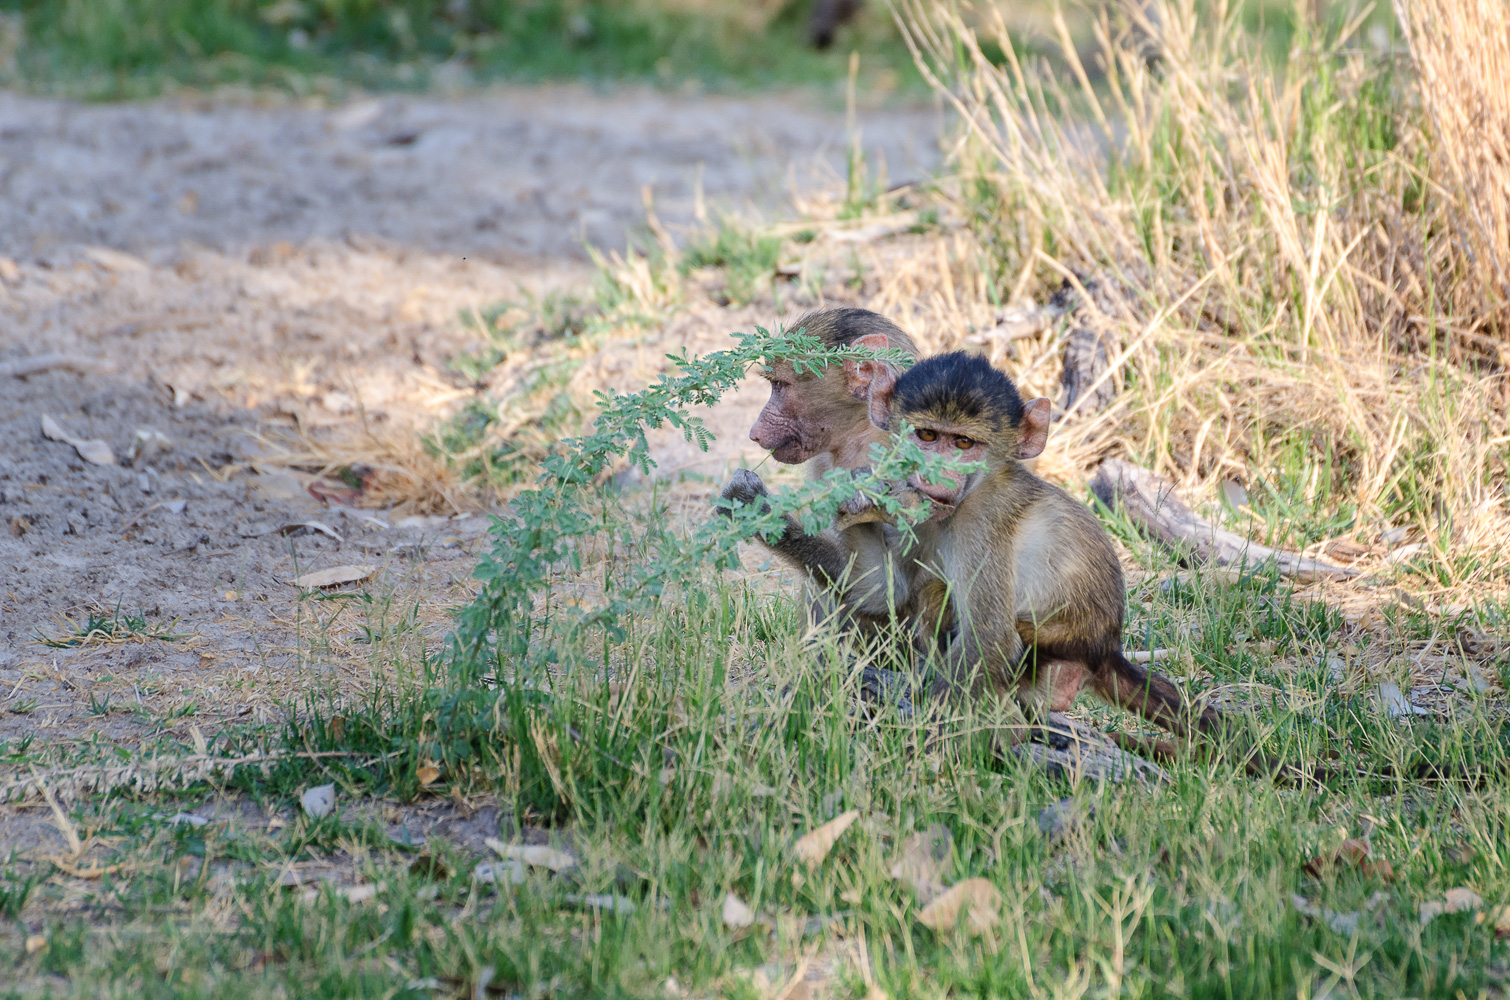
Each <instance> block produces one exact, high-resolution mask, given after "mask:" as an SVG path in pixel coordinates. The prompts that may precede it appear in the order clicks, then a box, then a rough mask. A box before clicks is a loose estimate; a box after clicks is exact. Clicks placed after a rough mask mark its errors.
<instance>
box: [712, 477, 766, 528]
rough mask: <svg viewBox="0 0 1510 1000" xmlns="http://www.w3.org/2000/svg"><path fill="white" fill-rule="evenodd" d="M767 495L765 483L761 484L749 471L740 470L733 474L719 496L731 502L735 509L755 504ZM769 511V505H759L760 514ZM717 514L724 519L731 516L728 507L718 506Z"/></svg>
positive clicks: (731, 512)
mask: <svg viewBox="0 0 1510 1000" xmlns="http://www.w3.org/2000/svg"><path fill="white" fill-rule="evenodd" d="M769 495H770V494H768V493H767V492H766V488H765V483H763V482H761V480H760V477H759V476H757V475H756V474H755V473H753V472H751V471H750V470H749V469H740V470H738V471H737V472H735V473H734V475H733V477H732V478H730V480H729V483H728V485H727V486H725V487H724V491H723V493H722V494H720V496H721V497H722V498H723V499H724V500H730V501H733V505H734V506H735V507H742V506H744V505H745V504H752V503H755V502H756V501H759V500H760V499H761V498H762V497H765V496H769ZM770 509H771V505H770V504H767V503H764V502H762V503H761V512H762V513H764V512H765V511H767V510H770ZM718 512H719V513H720V514H722V515H724V516H725V517H729V516H731V515H732V514H733V511H732V510H730V509H729V508H728V507H723V506H720V507H719V508H718Z"/></svg>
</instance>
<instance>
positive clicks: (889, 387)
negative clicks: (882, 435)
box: [870, 365, 897, 431]
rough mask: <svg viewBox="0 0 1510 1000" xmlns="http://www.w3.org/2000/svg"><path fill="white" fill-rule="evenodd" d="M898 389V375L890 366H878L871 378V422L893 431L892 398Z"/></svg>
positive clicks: (885, 429)
mask: <svg viewBox="0 0 1510 1000" xmlns="http://www.w3.org/2000/svg"><path fill="white" fill-rule="evenodd" d="M896 388H897V373H896V372H894V371H892V370H891V366H890V365H876V366H875V370H874V371H873V372H871V376H870V422H871V423H873V424H875V425H876V426H877V427H879V428H880V429H881V430H883V431H889V430H891V396H892V393H894V392H895V391H896Z"/></svg>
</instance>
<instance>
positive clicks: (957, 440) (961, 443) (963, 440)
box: [954, 434, 975, 451]
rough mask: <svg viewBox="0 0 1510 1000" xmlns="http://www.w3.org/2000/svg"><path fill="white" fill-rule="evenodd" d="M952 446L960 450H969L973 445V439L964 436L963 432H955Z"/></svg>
mask: <svg viewBox="0 0 1510 1000" xmlns="http://www.w3.org/2000/svg"><path fill="white" fill-rule="evenodd" d="M954 446H955V447H956V448H958V449H959V450H960V451H969V450H970V449H971V448H974V447H975V441H974V440H973V439H971V438H967V437H965V436H964V435H963V434H956V435H955V436H954Z"/></svg>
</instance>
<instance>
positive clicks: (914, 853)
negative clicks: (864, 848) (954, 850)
mask: <svg viewBox="0 0 1510 1000" xmlns="http://www.w3.org/2000/svg"><path fill="white" fill-rule="evenodd" d="M952 841H953V838H952V836H951V835H950V833H949V828H948V827H947V826H944V825H943V824H942V823H935V824H934V825H932V826H930V827H929V828H928V829H927V830H924V831H922V832H920V833H914V834H913V835H912V836H910V837H908V838H907V839H906V840H904V841H902V846H901V847H900V848H899V849H898V851H897V857H896V860H895V861H893V862H892V864H891V877H892V878H894V879H896V880H897V881H898V882H902V883H905V884H906V885H907V886H908V887H910V888H911V889H912V891H913V892H914V893H916V894H917V897H918V902H920V903H923V904H924V905H927V904H928V903H929V902H932V901H933V900H934V899H935V898H937V897H938V896H939V895H941V894H942V893H943V892H944V889H945V886H944V866H945V865H946V864H947V863H948V861H949V848H950V845H951V844H952Z"/></svg>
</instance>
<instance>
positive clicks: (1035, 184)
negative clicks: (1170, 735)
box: [881, 0, 1510, 576]
mask: <svg viewBox="0 0 1510 1000" xmlns="http://www.w3.org/2000/svg"><path fill="white" fill-rule="evenodd" d="M900 7H901V9H902V14H903V20H904V23H905V25H906V30H907V36H908V39H909V42H910V44H912V46H913V47H914V52H915V54H916V56H917V57H918V60H919V62H920V64H921V65H922V66H924V67H925V71H926V72H927V74H928V75H929V77H930V80H931V82H932V83H933V84H934V85H935V86H936V88H937V89H938V90H939V91H940V92H941V93H942V94H944V95H945V96H946V98H947V99H948V100H949V101H950V102H952V104H953V105H954V107H955V108H956V110H957V111H958V112H959V114H960V117H961V119H962V120H963V121H964V123H965V125H966V133H965V135H964V137H963V138H962V139H961V140H960V142H959V145H958V147H957V149H956V154H957V162H958V166H959V177H958V178H957V179H956V182H955V183H953V184H952V185H947V186H946V191H947V193H948V195H949V196H950V197H951V200H952V201H953V202H954V206H955V210H956V212H957V214H959V215H961V216H963V218H964V224H965V226H966V229H967V232H966V233H964V234H961V235H959V236H956V237H954V239H953V243H952V244H949V245H946V244H945V243H942V242H941V243H939V244H938V245H937V246H936V247H935V248H934V250H935V253H934V255H933V259H931V260H930V259H928V258H927V257H926V256H924V257H923V258H922V259H920V260H919V261H918V265H917V267H915V268H914V269H913V270H912V271H911V272H908V273H910V274H916V275H921V274H924V273H926V272H927V271H929V270H932V271H933V272H934V273H936V274H937V275H938V277H937V278H936V279H934V280H933V281H932V282H931V286H932V287H931V288H924V287H921V286H919V285H918V284H917V283H916V281H915V280H913V279H911V278H908V279H905V281H904V279H901V278H899V279H898V282H897V283H896V285H897V290H898V291H901V288H902V284H903V283H905V284H906V288H905V291H904V292H901V294H892V295H888V296H882V297H881V298H883V299H885V300H886V304H888V305H893V306H898V307H900V306H902V305H903V303H904V302H905V301H908V300H910V301H911V302H912V303H915V304H916V303H932V304H931V305H928V306H926V311H927V312H928V313H929V314H931V315H930V322H932V323H943V324H947V326H946V329H948V328H952V329H953V330H954V331H957V332H956V333H955V334H954V335H953V336H949V335H944V336H936V337H935V338H933V339H935V340H942V341H948V340H954V341H956V342H957V341H959V340H960V339H962V338H963V336H964V334H965V333H966V332H967V331H968V330H970V329H971V328H978V327H979V326H980V325H981V319H980V317H981V316H982V315H984V314H987V313H989V312H990V311H991V309H990V308H989V304H988V303H986V302H985V301H984V300H983V298H984V297H983V296H982V295H981V294H980V292H979V291H978V288H979V287H980V285H981V282H980V280H979V276H978V275H972V274H970V273H969V271H970V266H969V264H968V260H969V259H970V258H971V257H972V256H974V257H976V258H984V259H988V260H989V262H990V263H989V266H990V267H992V268H993V274H992V276H991V277H992V279H993V284H994V287H995V288H996V289H998V290H999V291H1000V292H1002V293H1005V294H1004V296H1003V297H1004V298H1008V299H1009V304H1012V303H1015V304H1022V303H1023V302H1024V301H1025V300H1029V299H1037V300H1038V301H1040V302H1041V301H1043V299H1044V298H1046V297H1047V296H1048V295H1049V294H1051V293H1052V292H1053V291H1055V290H1056V289H1057V288H1058V287H1059V286H1060V285H1061V284H1062V283H1065V282H1067V283H1069V284H1070V285H1072V286H1084V285H1092V287H1091V288H1090V289H1089V292H1090V294H1087V295H1086V296H1085V298H1088V299H1093V300H1094V301H1095V302H1096V304H1097V306H1098V307H1099V308H1100V310H1101V312H1102V313H1103V315H1102V316H1101V317H1100V318H1099V320H1098V326H1102V327H1105V328H1106V329H1108V330H1110V331H1111V341H1112V343H1111V344H1110V353H1111V355H1112V358H1113V360H1114V362H1117V363H1118V365H1119V371H1118V372H1117V374H1116V376H1115V378H1116V379H1117V381H1118V383H1119V388H1120V389H1121V390H1122V391H1121V392H1120V393H1119V395H1118V396H1117V398H1116V399H1115V401H1114V402H1113V403H1112V404H1111V405H1110V406H1108V407H1107V408H1106V409H1104V410H1101V411H1100V412H1097V413H1093V414H1092V413H1071V414H1070V415H1069V416H1068V418H1067V419H1065V420H1064V421H1063V422H1062V423H1061V425H1060V426H1061V430H1059V431H1056V435H1057V447H1058V448H1059V449H1060V450H1061V451H1063V452H1064V454H1065V459H1066V461H1067V463H1068V464H1069V465H1070V466H1079V467H1080V468H1085V467H1088V466H1090V465H1093V464H1094V463H1095V462H1096V461H1097V460H1099V458H1100V457H1103V456H1104V455H1107V454H1110V453H1114V452H1119V451H1120V452H1126V453H1130V454H1131V455H1132V456H1133V457H1134V458H1136V459H1138V460H1140V461H1144V462H1147V463H1149V464H1152V465H1154V466H1156V467H1157V468H1158V469H1159V470H1160V471H1162V472H1165V473H1168V474H1172V475H1174V476H1176V477H1177V478H1180V479H1182V480H1183V481H1184V482H1185V483H1186V484H1187V485H1188V486H1194V487H1210V486H1212V485H1214V483H1215V482H1216V481H1218V480H1220V479H1224V478H1228V477H1232V478H1236V479H1238V480H1239V481H1245V482H1247V483H1248V484H1249V485H1250V488H1251V486H1252V485H1253V483H1254V482H1255V480H1262V479H1266V478H1267V479H1272V480H1279V479H1281V478H1286V479H1287V480H1288V482H1287V484H1286V487H1285V488H1286V489H1287V490H1289V491H1290V492H1294V493H1298V494H1300V495H1302V496H1303V497H1305V498H1307V499H1308V501H1309V502H1311V503H1313V504H1314V505H1316V506H1317V507H1326V508H1329V509H1331V510H1333V511H1338V510H1341V511H1344V512H1351V513H1352V514H1354V515H1356V517H1355V521H1356V523H1357V524H1358V526H1359V528H1360V529H1361V528H1362V527H1363V525H1364V524H1366V523H1369V522H1373V523H1374V524H1377V525H1379V526H1383V525H1385V524H1389V523H1402V522H1405V523H1411V522H1413V523H1415V524H1416V525H1417V526H1418V527H1419V528H1420V529H1421V530H1422V531H1423V532H1424V533H1425V534H1426V535H1427V536H1428V537H1430V538H1432V539H1433V540H1436V541H1438V542H1440V543H1441V547H1442V548H1443V549H1444V550H1445V549H1447V548H1453V549H1455V550H1456V551H1459V552H1463V551H1467V550H1477V551H1479V552H1483V551H1485V550H1486V549H1488V548H1491V547H1493V546H1495V545H1498V544H1503V543H1504V542H1505V541H1506V540H1507V538H1510V529H1507V523H1510V522H1507V517H1506V512H1505V511H1504V509H1503V507H1502V504H1503V500H1504V482H1505V477H1506V464H1507V454H1506V453H1507V441H1510V424H1507V421H1506V416H1505V404H1506V402H1507V399H1510V385H1507V380H1506V378H1505V366H1506V364H1507V363H1510V308H1507V305H1510V299H1507V296H1506V295H1505V288H1506V286H1505V284H1504V281H1505V274H1506V259H1507V258H1506V255H1507V253H1510V243H1507V241H1506V239H1505V238H1504V232H1505V230H1504V228H1503V227H1504V225H1505V214H1504V213H1505V211H1506V208H1505V206H1506V198H1505V191H1506V190H1507V189H1506V186H1505V185H1506V183H1507V179H1510V157H1507V156H1506V155H1505V153H1504V150H1505V145H1504V143H1505V141H1506V137H1507V134H1510V133H1507V132H1506V123H1507V122H1510V117H1507V114H1506V111H1507V108H1510V101H1507V100H1506V94H1505V89H1504V87H1505V80H1506V79H1507V77H1506V75H1505V72H1504V70H1503V67H1505V66H1506V65H1507V56H1506V52H1507V46H1510V36H1507V34H1506V32H1505V31H1504V30H1503V25H1504V23H1505V14H1504V12H1503V11H1500V12H1499V13H1498V14H1497V15H1495V17H1494V18H1489V19H1488V20H1487V21H1486V20H1485V18H1486V17H1487V15H1485V14H1481V13H1480V12H1478V8H1477V5H1475V4H1474V3H1473V2H1470V0H1435V2H1434V3H1432V4H1429V5H1426V7H1424V8H1423V9H1422V10H1421V11H1413V12H1412V13H1411V15H1410V16H1411V17H1412V18H1416V20H1415V21H1413V22H1411V23H1412V24H1413V25H1414V29H1413V30H1412V31H1411V38H1412V41H1413V55H1414V58H1415V65H1416V66H1417V67H1419V70H1418V72H1417V73H1416V74H1414V75H1412V74H1409V73H1406V72H1405V71H1404V70H1403V68H1402V66H1401V65H1400V62H1399V60H1397V59H1395V58H1393V56H1392V55H1391V54H1390V53H1388V52H1376V53H1373V54H1368V53H1365V52H1364V51H1361V50H1360V49H1358V48H1356V47H1349V46H1350V45H1351V41H1350V40H1351V39H1352V38H1353V36H1354V35H1355V33H1356V31H1357V28H1358V26H1359V25H1360V24H1361V23H1362V19H1361V18H1359V19H1357V20H1355V21H1353V22H1352V23H1350V24H1348V25H1346V26H1344V27H1342V29H1341V30H1340V31H1337V32H1334V33H1332V34H1331V35H1330V36H1328V38H1327V40H1325V41H1315V40H1314V38H1315V37H1316V36H1315V34H1314V33H1308V31H1301V32H1300V33H1299V35H1298V36H1297V37H1298V39H1299V40H1298V41H1297V44H1296V47H1295V48H1294V50H1293V51H1292V52H1291V54H1290V57H1289V59H1288V61H1287V62H1286V63H1285V65H1284V66H1283V67H1281V68H1278V69H1275V68H1273V67H1271V66H1269V65H1267V64H1265V63H1264V62H1263V61H1262V60H1261V59H1260V56H1259V55H1258V53H1257V52H1256V51H1254V50H1253V47H1252V45H1251V43H1250V40H1249V39H1248V37H1247V36H1246V35H1244V34H1243V33H1242V31H1241V30H1240V28H1239V26H1238V24H1237V19H1236V16H1235V11H1233V10H1232V9H1229V8H1228V7H1226V6H1225V5H1223V4H1218V5H1217V6H1216V8H1215V9H1214V10H1209V11H1208V10H1206V9H1204V8H1203V9H1202V10H1201V12H1200V13H1199V15H1198V13H1197V9H1196V5H1195V4H1194V3H1193V2H1192V0H1155V2H1153V3H1151V4H1149V5H1146V6H1144V7H1141V8H1139V7H1138V6H1137V5H1129V9H1128V12H1127V15H1126V16H1127V17H1128V18H1129V20H1126V21H1123V22H1117V21H1114V20H1112V19H1111V18H1109V17H1108V16H1105V15H1103V17H1102V19H1101V20H1100V22H1099V24H1098V25H1097V29H1096V33H1097V37H1098V40H1099V43H1100V48H1101V55H1100V58H1099V60H1098V62H1099V65H1096V66H1093V67H1087V65H1086V64H1085V63H1084V62H1082V60H1081V58H1080V57H1079V56H1078V55H1077V53H1076V49H1075V46H1074V44H1073V43H1072V41H1071V38H1070V33H1069V31H1068V28H1067V27H1066V25H1065V23H1064V22H1063V20H1062V19H1060V20H1059V21H1058V22H1057V23H1058V31H1059V34H1060V36H1061V40H1062V43H1063V45H1062V48H1063V54H1062V59H1063V64H1064V65H1067V66H1068V67H1069V68H1068V70H1067V71H1064V72H1056V71H1055V70H1054V69H1053V68H1051V67H1050V66H1048V65H1047V64H1046V63H1044V62H1037V63H1025V62H1022V61H1019V60H1018V59H1017V58H1016V57H1015V56H1014V55H1013V52H1014V46H1013V44H1012V41H1013V39H1012V37H1011V35H1010V33H1009V31H1008V29H1007V27H1006V25H1005V23H1004V22H1002V21H1001V19H1000V18H999V17H997V18H994V19H992V17H991V16H990V13H989V12H988V13H987V16H986V17H985V18H984V21H983V24H982V28H981V30H982V31H983V32H990V33H993V34H994V35H995V36H996V39H995V40H996V41H997V43H998V44H999V47H1000V50H1001V51H1002V52H1003V53H1005V58H1004V61H1003V62H1002V64H1000V65H998V64H995V63H993V62H992V61H991V59H990V58H988V56H987V54H986V52H985V51H984V50H983V48H982V44H981V41H980V39H979V37H978V35H977V29H976V28H975V27H972V25H971V23H970V22H969V21H967V20H966V19H965V17H964V16H963V15H962V14H961V12H960V11H959V10H958V9H957V8H956V7H955V6H954V5H952V4H946V3H933V2H926V0H908V2H904V3H902V4H901V5H900ZM1423 21H1429V22H1431V23H1433V24H1435V25H1436V26H1437V29H1438V30H1434V31H1433V32H1429V33H1428V32H1425V31H1424V30H1422V24H1423ZM1470 24H1472V25H1474V26H1475V27H1474V29H1473V30H1469V28H1468V25H1470ZM1486 24H1487V25H1488V26H1489V30H1488V31H1487V32H1486V31H1484V30H1483V29H1482V27H1481V26H1482V25H1486ZM1453 25H1458V26H1459V28H1461V30H1458V29H1455V28H1453V27H1452V26H1453ZM1485 35H1487V36H1492V37H1481V36H1485ZM961 57H962V58H961ZM1093 80H1094V81H1095V82H1093ZM972 248H978V249H972ZM952 261H958V262H959V263H960V265H961V266H960V267H958V268H956V267H955V266H954V264H953V263H951V262H952ZM1092 283H1094V284H1092ZM914 308H916V306H914ZM940 346H947V345H940ZM1061 346H1062V332H1056V331H1055V330H1053V329H1050V330H1048V331H1046V332H1045V333H1044V334H1043V335H1042V336H1039V337H1037V338H1023V339H1014V340H1012V341H1011V342H1010V343H999V344H998V345H997V348H996V350H997V353H998V354H1003V353H1004V354H1006V355H1007V358H1008V363H1007V367H1008V368H1009V369H1010V370H1014V371H1024V372H1026V373H1027V378H1026V381H1027V382H1028V385H1029V388H1033V389H1038V390H1044V389H1052V385H1051V384H1050V383H1049V379H1050V378H1052V376H1053V375H1054V374H1055V373H1056V372H1057V365H1056V364H1054V363H1053V360H1054V357H1055V356H1056V355H1057V353H1058V351H1059V349H1060V347H1061ZM1306 466H1310V471H1309V472H1308V471H1307V469H1306ZM1308 475H1309V476H1310V477H1311V481H1309V482H1307V481H1306V477H1307V476H1308ZM1459 562H1460V563H1462V565H1459V566H1456V567H1455V568H1452V569H1449V570H1448V571H1447V572H1448V573H1449V575H1452V574H1457V575H1461V576H1473V575H1475V574H1477V573H1480V572H1484V571H1487V570H1486V564H1485V563H1484V562H1483V561H1482V560H1477V559H1468V560H1459Z"/></svg>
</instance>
